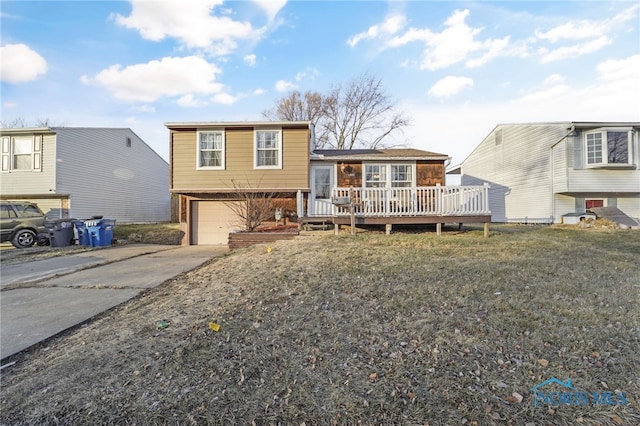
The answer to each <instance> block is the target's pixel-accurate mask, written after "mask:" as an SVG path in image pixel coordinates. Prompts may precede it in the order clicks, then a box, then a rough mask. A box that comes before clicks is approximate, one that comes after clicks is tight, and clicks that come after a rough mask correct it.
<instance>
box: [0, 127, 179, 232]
mask: <svg viewBox="0 0 640 426" xmlns="http://www.w3.org/2000/svg"><path fill="white" fill-rule="evenodd" d="M0 138H1V143H2V145H1V154H2V170H1V172H0V198H2V199H3V200H29V201H33V202H37V203H38V205H39V206H40V208H41V209H42V210H43V211H44V212H45V213H46V214H47V216H48V217H50V218H63V217H72V218H77V219H87V218H90V217H91V216H96V215H101V216H104V217H105V218H109V219H116V221H118V222H119V223H123V222H124V223H144V222H148V223H154V222H167V221H169V220H170V216H171V211H170V210H171V206H170V194H169V164H168V163H167V162H166V161H165V160H163V159H162V157H160V156H159V155H158V154H157V153H156V152H155V151H154V150H153V149H151V148H150V147H149V146H148V145H147V144H146V143H145V142H144V141H143V140H142V139H140V138H139V137H138V136H137V135H136V134H135V133H134V132H133V131H132V130H131V129H127V128H82V127H42V128H16V129H0Z"/></svg>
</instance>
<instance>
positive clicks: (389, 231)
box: [384, 223, 393, 235]
mask: <svg viewBox="0 0 640 426" xmlns="http://www.w3.org/2000/svg"><path fill="white" fill-rule="evenodd" d="M392 228H393V225H392V224H391V223H387V224H386V225H385V226H384V232H385V234H387V235H391V229H392Z"/></svg>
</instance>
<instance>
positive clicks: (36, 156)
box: [1, 135, 42, 172]
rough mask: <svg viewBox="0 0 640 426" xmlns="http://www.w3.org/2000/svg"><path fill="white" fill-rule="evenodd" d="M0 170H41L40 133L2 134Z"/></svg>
mask: <svg viewBox="0 0 640 426" xmlns="http://www.w3.org/2000/svg"><path fill="white" fill-rule="evenodd" d="M1 151H2V171H3V172H10V171H40V170H42V166H41V164H42V135H33V136H15V137H10V136H3V137H2V147H1Z"/></svg>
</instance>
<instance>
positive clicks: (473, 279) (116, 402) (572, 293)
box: [0, 226, 640, 425]
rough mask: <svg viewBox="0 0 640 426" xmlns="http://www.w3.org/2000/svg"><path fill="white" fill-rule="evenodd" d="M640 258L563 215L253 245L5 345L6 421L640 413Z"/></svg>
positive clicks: (623, 420) (571, 419)
mask: <svg viewBox="0 0 640 426" xmlns="http://www.w3.org/2000/svg"><path fill="white" fill-rule="evenodd" d="M329 234H331V233H329ZM638 259H640V234H639V233H638V232H637V231H613V230H608V229H604V230H603V229H583V230H581V229H574V228H563V227H520V226H492V229H491V237H490V238H489V239H484V238H483V235H482V231H481V229H480V228H476V229H472V230H471V231H470V232H465V233H456V232H448V233H445V234H444V235H443V236H442V237H437V236H436V235H435V234H434V233H433V232H432V231H431V232H427V233H405V234H403V233H398V234H393V235H390V236H386V235H381V233H375V232H368V233H364V234H360V235H358V236H357V237H351V236H349V235H339V236H334V235H313V236H302V237H300V238H298V239H296V240H294V241H279V242H276V243H273V244H271V245H269V246H266V245H259V246H254V247H250V248H247V249H241V250H238V251H235V252H232V253H230V254H229V255H227V256H224V257H222V258H218V259H214V260H212V261H211V262H209V263H208V264H206V265H204V266H203V267H201V268H199V269H197V270H195V271H192V272H189V273H186V274H183V275H181V276H179V277H177V278H176V279H174V280H172V281H169V282H167V283H165V284H164V285H162V286H160V287H158V288H156V289H154V290H151V291H149V292H147V293H145V294H143V295H142V296H141V297H139V298H137V299H134V300H132V301H130V302H128V303H126V304H124V305H121V306H120V307H118V308H116V309H114V310H113V311H110V312H107V313H105V314H103V315H100V316H99V317H97V318H95V319H94V320H93V321H91V322H90V323H88V324H85V325H84V326H82V327H78V328H77V329H75V330H72V331H69V332H67V333H66V334H65V335H63V336H59V337H56V338H54V339H51V340H50V341H48V342H45V343H44V344H42V345H40V346H39V347H36V348H34V349H32V350H30V351H28V352H26V353H23V354H19V355H18V356H16V357H14V358H13V359H11V360H8V361H15V364H13V365H12V366H9V367H7V368H4V369H3V370H2V371H1V374H2V388H1V390H0V423H1V424H11V425H20V424H58V423H59V424H202V425H211V424H225V425H228V424H247V425H249V424H252V422H254V423H255V424H258V425H260V424H295V425H300V424H303V423H304V424H307V425H310V424H356V423H359V422H360V423H362V424H376V425H377V424H409V425H418V424H420V425H422V424H430V425H439V424H442V425H452V424H468V425H485V424H513V425H546V424H567V425H569V424H585V425H596V424H600V425H637V424H638V423H640V374H639V372H640V369H639V367H638V354H639V353H640V312H639V311H640V310H639V308H638V307H639V306H640V278H639V277H640V262H639V261H638ZM159 320H164V322H160V323H158V321H159ZM165 326H166V328H165ZM217 326H219V329H218V327H217ZM215 330H217V331H215ZM5 361H7V360H5ZM552 378H555V379H557V380H558V381H560V382H562V383H567V380H568V379H569V380H570V386H571V387H566V386H561V385H559V384H558V383H557V382H556V383H551V384H548V385H546V386H544V387H541V388H538V390H539V393H536V394H535V395H534V391H533V390H532V389H533V388H534V387H536V386H537V385H540V384H542V383H543V382H545V381H547V380H549V379H552ZM534 396H535V398H534ZM545 398H546V399H545ZM534 399H535V401H534ZM549 400H550V401H552V404H551V405H549V403H548V401H549ZM585 401H586V402H585ZM534 403H535V404H534Z"/></svg>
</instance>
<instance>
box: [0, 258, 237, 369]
mask: <svg viewBox="0 0 640 426" xmlns="http://www.w3.org/2000/svg"><path fill="white" fill-rule="evenodd" d="M227 252H228V248H227V247H226V246H163V245H131V246H122V247H109V248H105V249H101V250H92V251H89V252H82V253H77V254H72V255H67V256H62V257H56V258H51V259H45V260H39V261H34V262H30V263H28V264H18V265H9V266H7V267H6V268H5V267H3V268H2V272H1V281H0V282H1V287H2V292H1V293H0V359H4V358H6V357H8V356H11V355H14V354H16V353H18V352H20V351H22V350H24V349H26V348H28V347H30V346H32V345H34V344H36V343H39V342H41V341H43V340H45V339H47V338H49V337H52V336H54V335H56V334H58V333H60V332H62V331H64V330H66V329H68V328H70V327H73V326H75V325H78V324H81V323H82V322H84V321H87V320H88V319H90V318H91V317H93V316H95V315H97V314H99V313H101V312H104V311H106V310H108V309H111V308H113V307H114V306H117V305H119V304H121V303H123V302H126V301H127V300H129V299H131V298H133V297H135V296H137V295H138V294H140V293H141V292H143V291H144V290H146V289H149V288H153V287H155V286H158V285H160V284H162V283H163V282H165V281H167V280H169V279H171V278H173V277H175V276H177V275H179V274H181V273H183V272H187V271H189V270H191V269H194V268H196V267H198V266H200V265H202V264H203V263H205V262H206V261H208V260H209V259H211V258H213V257H217V256H221V255H223V254H225V253H227Z"/></svg>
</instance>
